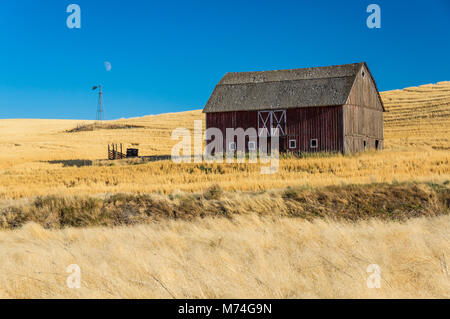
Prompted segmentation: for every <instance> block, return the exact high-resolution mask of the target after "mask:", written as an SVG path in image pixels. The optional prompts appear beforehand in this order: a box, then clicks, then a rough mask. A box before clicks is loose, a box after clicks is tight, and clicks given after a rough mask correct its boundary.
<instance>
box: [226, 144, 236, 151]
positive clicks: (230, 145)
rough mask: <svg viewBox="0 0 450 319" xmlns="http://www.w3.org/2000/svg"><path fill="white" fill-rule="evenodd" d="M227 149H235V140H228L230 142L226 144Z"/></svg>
mask: <svg viewBox="0 0 450 319" xmlns="http://www.w3.org/2000/svg"><path fill="white" fill-rule="evenodd" d="M228 150H230V151H235V150H236V142H230V144H228Z"/></svg>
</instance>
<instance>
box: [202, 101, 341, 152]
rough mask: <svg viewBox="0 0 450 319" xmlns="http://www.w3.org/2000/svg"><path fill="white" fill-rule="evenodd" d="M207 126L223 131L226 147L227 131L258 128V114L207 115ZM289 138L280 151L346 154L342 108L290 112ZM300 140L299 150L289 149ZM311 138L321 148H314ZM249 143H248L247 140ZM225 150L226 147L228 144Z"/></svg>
mask: <svg viewBox="0 0 450 319" xmlns="http://www.w3.org/2000/svg"><path fill="white" fill-rule="evenodd" d="M206 123H207V127H216V128H218V129H220V130H221V131H222V134H223V136H224V144H225V132H226V128H231V127H232V128H237V127H242V128H243V129H244V130H246V129H247V128H250V127H254V128H255V129H258V112H257V111H238V112H218V113H207V114H206ZM286 128H287V130H286V137H285V138H281V139H280V149H281V150H283V149H287V150H289V151H301V152H324V151H325V152H334V151H342V147H343V140H342V137H343V134H342V132H343V128H342V107H341V106H327V107H308V108H295V109H287V110H286ZM291 139H294V140H296V146H297V147H296V148H295V149H289V148H288V145H289V144H288V143H289V140H291ZM311 139H317V140H318V147H317V148H311V147H310V146H311ZM246 143H247V141H246ZM224 147H225V145H224Z"/></svg>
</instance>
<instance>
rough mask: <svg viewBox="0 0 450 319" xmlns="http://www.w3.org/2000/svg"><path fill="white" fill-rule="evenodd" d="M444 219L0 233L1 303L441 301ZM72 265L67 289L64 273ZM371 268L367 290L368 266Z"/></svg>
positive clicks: (256, 221)
mask: <svg viewBox="0 0 450 319" xmlns="http://www.w3.org/2000/svg"><path fill="white" fill-rule="evenodd" d="M449 224H450V217H449V216H441V217H433V218H416V219H411V220H409V221H407V222H405V223H394V222H382V221H376V220H372V221H366V222H358V223H345V222H334V221H326V220H325V221H324V220H315V221H314V222H307V221H305V220H301V219H292V218H261V217H258V216H256V215H248V216H245V217H239V218H236V219H233V220H228V219H223V218H222V219H220V220H217V219H214V218H207V219H203V220H199V221H197V222H196V223H192V222H187V221H181V220H177V221H167V222H161V223H155V224H151V225H140V226H134V227H132V228H127V227H122V228H113V229H110V228H93V229H64V230H57V231H55V230H52V231H49V230H44V229H43V228H42V227H41V226H39V225H37V224H28V225H26V226H25V227H24V228H22V229H20V230H17V231H7V232H0V251H1V252H2V258H1V259H0V269H1V272H0V297H3V298H18V297H20V298H81V297H82V298H100V297H101V298H172V297H175V298H305V297H306V298H316V297H320V298H347V297H348V298H379V297H384V298H386V297H387V298H418V297H423V298H449V297H450V277H449V276H450V275H449V269H448V265H449V263H450V261H449V260H448V256H449V255H450V246H449V245H448V243H449V241H450V237H449V235H450V234H449V228H448V225H449ZM71 264H77V265H79V266H80V268H81V280H82V287H81V288H80V289H69V288H68V287H67V285H66V278H67V276H68V275H69V274H67V273H66V267H67V266H68V265H71ZM370 264H378V265H379V266H380V267H381V276H382V279H381V288H379V289H369V288H367V285H366V280H367V278H368V276H369V275H370V274H369V273H367V272H366V269H367V267H368V265H370Z"/></svg>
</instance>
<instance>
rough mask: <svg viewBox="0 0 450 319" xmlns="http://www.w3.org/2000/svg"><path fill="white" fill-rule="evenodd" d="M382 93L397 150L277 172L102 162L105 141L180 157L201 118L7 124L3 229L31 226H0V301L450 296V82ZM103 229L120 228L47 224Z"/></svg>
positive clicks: (303, 162)
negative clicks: (373, 276)
mask: <svg viewBox="0 0 450 319" xmlns="http://www.w3.org/2000/svg"><path fill="white" fill-rule="evenodd" d="M382 98H383V100H384V102H385V105H386V109H387V110H388V112H387V113H386V114H385V146H386V150H385V151H383V152H368V153H362V154H355V155H351V156H341V155H333V156H329V155H327V156H320V157H307V158H302V159H295V158H287V159H282V160H281V161H280V170H279V172H278V173H277V174H274V175H261V174H260V167H259V165H250V164H239V165H232V164H211V165H206V164H182V165H179V164H174V163H172V162H171V161H167V160H166V161H158V162H150V163H143V161H140V160H132V161H128V160H125V161H116V162H114V164H112V165H111V166H109V164H108V163H107V162H105V161H104V160H103V159H104V158H105V157H106V155H107V154H106V145H107V144H108V143H124V144H125V146H126V147H127V146H132V147H137V148H139V149H140V154H142V155H152V156H164V155H168V154H170V150H171V148H172V145H174V143H175V141H171V139H170V134H171V131H172V130H173V129H174V128H176V127H187V128H189V129H192V128H193V121H194V120H196V119H204V118H203V116H202V114H201V112H200V111H191V112H185V113H179V114H165V115H158V116H147V117H143V118H136V119H126V120H125V119H122V120H118V121H111V122H108V123H105V125H106V126H105V127H104V129H101V130H92V131H90V130H88V131H83V130H82V131H77V132H73V133H68V132H67V131H68V130H71V129H74V128H76V127H80V126H82V125H87V127H89V125H91V124H92V122H86V121H83V122H82V121H65V120H0V199H1V201H0V212H1V214H0V216H1V222H2V227H3V228H15V227H19V226H21V225H24V224H25V226H23V227H22V228H15V229H14V230H2V231H0V253H1V256H2V258H0V270H1V271H0V297H6V298H18V297H22V298H41V297H44V298H54V297H63V298H66V297H85V298H91V297H93V298H96V297H106V298H114V297H125V298H143V297H146V298H160V297H162V298H170V297H177V298H186V297H188V298H205V297H210V298H218V297H222V298H227V297H229V298H239V297H256V298H260V297H273V298H296V297H326V298H335V297H351V298H360V297H388V298H397V297H402V298H410V297H425V298H436V297H440V298H449V297H450V293H449V292H450V281H449V279H450V277H449V276H450V275H449V269H448V266H447V265H448V264H449V261H448V256H449V254H450V245H449V242H450V238H449V235H450V234H449V229H450V227H449V225H450V217H449V216H448V215H445V216H439V215H441V214H447V213H448V205H449V201H448V187H449V186H448V180H450V165H449V160H450V152H449V149H450V125H449V124H450V123H449V121H450V116H449V115H450V82H442V83H439V84H436V85H425V86H420V87H417V88H408V89H405V90H395V91H390V92H383V93H382ZM130 126H138V127H134V128H128V129H112V128H117V127H130ZM108 127H109V128H110V129H108ZM399 182H401V183H399ZM402 182H405V183H402ZM375 183H383V184H381V185H380V184H375ZM386 183H387V184H386ZM433 183H434V184H433ZM349 184H352V185H350V186H346V185H349ZM363 184H371V185H363ZM435 184H439V185H435ZM212 185H218V186H217V187H215V188H211V186H212ZM288 186H291V187H292V188H290V189H286V187H288ZM179 190H181V191H185V192H188V193H185V192H180V191H179ZM229 191H236V192H229ZM240 191H247V193H241V192H240ZM121 192H123V193H127V194H126V195H120V194H117V193H121ZM191 192H197V193H191ZM149 193H152V194H149ZM35 196H44V197H42V198H35ZM74 196H77V197H74ZM155 205H156V206H155ZM158 205H159V206H158ZM90 212H93V214H90ZM96 213H98V214H99V215H95V214H96ZM102 213H106V215H101V214H102ZM149 213H150V214H149ZM174 213H175V214H176V216H175V214H174ZM205 213H208V214H205ZM220 213H221V214H220ZM158 214H159V215H158ZM202 214H203V216H202ZM155 216H159V217H158V218H153V217H155ZM180 216H181V217H180ZM219 216H225V217H227V218H223V217H219ZM373 216H374V217H377V218H376V219H370V220H366V219H368V218H369V217H373ZM418 216H419V217H418ZM423 216H428V217H426V218H425V217H423ZM96 217H99V218H98V219H96ZM100 217H101V218H100ZM167 217H169V218H167ZM199 217H200V218H199ZM201 217H204V218H201ZM293 217H294V218H293ZM295 217H302V218H295ZM315 217H321V218H315ZM336 217H338V218H336ZM410 217H416V218H413V219H410ZM393 220H394V221H393ZM98 221H101V222H98ZM142 222H145V223H146V224H141V225H136V224H138V223H142ZM41 225H43V226H45V227H48V228H49V229H44V228H43V227H42V226H41ZM93 225H94V226H98V225H106V226H116V227H115V228H109V227H101V228H64V229H51V228H59V227H64V226H76V227H83V226H93ZM121 225H130V226H121ZM74 263H76V264H78V265H79V266H80V267H81V270H82V288H81V289H69V288H68V287H67V286H66V278H67V276H68V274H67V273H66V272H65V271H66V267H67V266H68V265H70V264H74ZM369 264H378V265H379V266H380V267H381V270H382V282H381V288H380V289H368V288H367V286H366V279H367V277H368V275H369V274H368V273H367V272H366V269H367V266H368V265H369Z"/></svg>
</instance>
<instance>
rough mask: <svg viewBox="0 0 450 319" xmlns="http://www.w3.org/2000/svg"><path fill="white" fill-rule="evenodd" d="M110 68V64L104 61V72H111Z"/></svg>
mask: <svg viewBox="0 0 450 319" xmlns="http://www.w3.org/2000/svg"><path fill="white" fill-rule="evenodd" d="M111 68H112V66H111V63H109V62H108V61H106V62H105V69H106V71H108V72H109V71H111Z"/></svg>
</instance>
